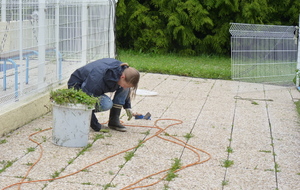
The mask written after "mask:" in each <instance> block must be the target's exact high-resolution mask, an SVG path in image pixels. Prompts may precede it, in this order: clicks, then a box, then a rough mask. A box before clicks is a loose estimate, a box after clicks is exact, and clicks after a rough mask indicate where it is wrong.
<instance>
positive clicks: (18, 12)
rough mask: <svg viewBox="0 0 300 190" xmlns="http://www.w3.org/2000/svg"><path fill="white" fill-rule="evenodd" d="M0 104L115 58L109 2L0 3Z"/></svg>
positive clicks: (49, 0)
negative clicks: (87, 64)
mask: <svg viewBox="0 0 300 190" xmlns="http://www.w3.org/2000/svg"><path fill="white" fill-rule="evenodd" d="M0 2H1V10H0V11H1V14H0V15H1V22H0V105H1V104H5V103H8V102H16V101H18V100H19V99H21V98H23V97H25V96H27V95H30V94H36V93H40V92H43V91H47V90H49V89H51V88H53V87H54V86H56V85H58V84H59V83H61V81H64V80H65V79H67V78H68V77H69V76H70V74H71V73H72V72H73V71H74V70H75V69H77V68H79V67H81V66H83V65H85V64H86V63H88V62H90V61H93V60H96V59H100V58H104V57H115V33H114V27H115V25H114V23H115V22H114V21H115V6H116V1H115V0H85V1H79V0H77V1H76V0H0Z"/></svg>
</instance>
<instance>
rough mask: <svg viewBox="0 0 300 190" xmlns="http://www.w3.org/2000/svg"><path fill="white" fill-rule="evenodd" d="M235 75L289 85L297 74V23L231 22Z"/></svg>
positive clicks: (263, 81) (244, 78)
mask: <svg viewBox="0 0 300 190" xmlns="http://www.w3.org/2000/svg"><path fill="white" fill-rule="evenodd" d="M230 33H231V35H232V36H231V62H232V65H231V68H232V79H234V80H240V81H246V82H261V83H271V84H281V85H289V84H292V81H293V79H294V77H295V75H296V68H297V38H295V36H296V35H295V33H296V27H294V26H274V25H255V24H241V23H232V24H231V27H230Z"/></svg>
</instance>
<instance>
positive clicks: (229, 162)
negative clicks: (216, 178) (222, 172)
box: [222, 160, 234, 168]
mask: <svg viewBox="0 0 300 190" xmlns="http://www.w3.org/2000/svg"><path fill="white" fill-rule="evenodd" d="M233 164H234V161H233V160H224V162H223V165H222V166H223V167H225V168H229V167H230V166H232V165H233Z"/></svg>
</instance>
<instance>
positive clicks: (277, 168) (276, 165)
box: [274, 162, 281, 172]
mask: <svg viewBox="0 0 300 190" xmlns="http://www.w3.org/2000/svg"><path fill="white" fill-rule="evenodd" d="M274 167H275V171H276V172H281V171H280V170H279V164H278V163H277V162H275V166H274Z"/></svg>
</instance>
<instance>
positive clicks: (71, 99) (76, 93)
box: [50, 88, 99, 108]
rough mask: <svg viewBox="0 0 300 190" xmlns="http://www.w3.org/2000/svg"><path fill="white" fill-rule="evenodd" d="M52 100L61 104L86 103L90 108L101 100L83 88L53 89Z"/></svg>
mask: <svg viewBox="0 0 300 190" xmlns="http://www.w3.org/2000/svg"><path fill="white" fill-rule="evenodd" d="M50 100H52V101H54V102H55V103H56V104H59V105H68V104H84V105H87V106H88V107H89V108H93V107H95V105H96V103H98V102H99V100H98V98H96V97H93V96H89V95H88V94H86V93H85V92H83V91H82V90H81V89H80V90H75V89H74V88H71V89H58V90H55V91H51V92H50Z"/></svg>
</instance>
